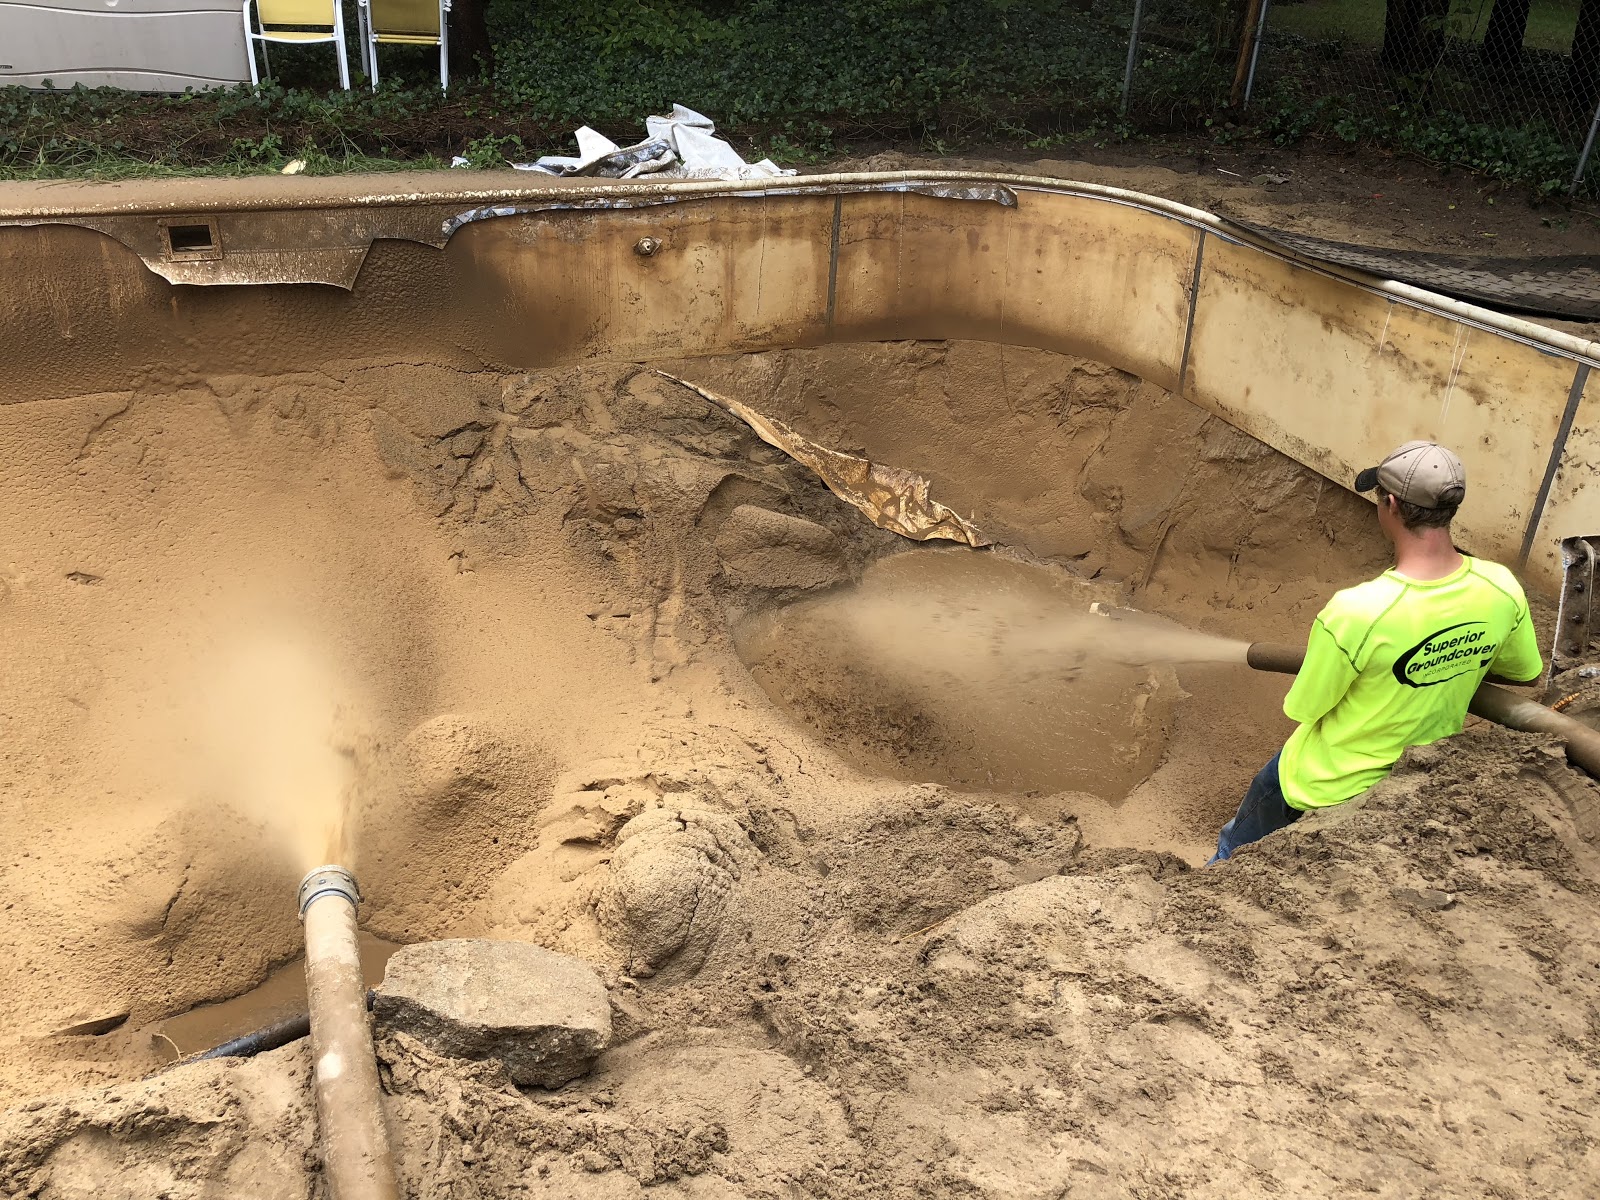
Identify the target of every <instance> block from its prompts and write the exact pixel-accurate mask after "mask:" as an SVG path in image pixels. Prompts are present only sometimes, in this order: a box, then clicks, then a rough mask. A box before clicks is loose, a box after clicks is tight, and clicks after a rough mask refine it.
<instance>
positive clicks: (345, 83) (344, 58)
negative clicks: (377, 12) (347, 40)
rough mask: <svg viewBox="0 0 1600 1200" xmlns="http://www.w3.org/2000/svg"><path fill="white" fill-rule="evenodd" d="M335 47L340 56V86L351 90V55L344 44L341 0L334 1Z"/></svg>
mask: <svg viewBox="0 0 1600 1200" xmlns="http://www.w3.org/2000/svg"><path fill="white" fill-rule="evenodd" d="M333 48H334V52H335V53H336V54H338V56H339V86H340V87H341V88H343V89H344V90H345V91H347V92H348V91H349V90H350V56H349V55H348V54H347V53H346V52H345V45H344V5H343V4H340V3H339V0H334V2H333Z"/></svg>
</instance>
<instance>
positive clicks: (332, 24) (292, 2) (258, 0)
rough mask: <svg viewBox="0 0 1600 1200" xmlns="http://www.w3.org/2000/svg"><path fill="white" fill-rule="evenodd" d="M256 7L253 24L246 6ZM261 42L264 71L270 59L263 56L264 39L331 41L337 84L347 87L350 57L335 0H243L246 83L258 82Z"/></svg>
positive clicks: (266, 41) (270, 64)
mask: <svg viewBox="0 0 1600 1200" xmlns="http://www.w3.org/2000/svg"><path fill="white" fill-rule="evenodd" d="M252 7H254V9H255V10H256V19H255V21H254V23H252V22H251V20H250V9H251V8H252ZM257 42H260V43H261V61H262V63H263V64H264V65H265V66H266V69H267V74H268V75H270V74H271V73H272V61H271V60H270V59H269V58H268V57H267V43H268V42H290V43H300V44H304V43H307V42H332V43H333V48H334V52H335V53H336V54H337V55H338V56H339V86H340V87H342V88H343V89H344V90H345V91H347V92H348V91H349V90H350V60H349V58H348V57H346V55H345V47H344V9H343V7H342V6H341V4H340V2H339V0H244V48H245V53H246V54H248V55H249V56H250V82H251V83H252V84H258V83H260V82H261V77H260V76H259V75H258V74H257V73H256V45H255V44H256V43H257Z"/></svg>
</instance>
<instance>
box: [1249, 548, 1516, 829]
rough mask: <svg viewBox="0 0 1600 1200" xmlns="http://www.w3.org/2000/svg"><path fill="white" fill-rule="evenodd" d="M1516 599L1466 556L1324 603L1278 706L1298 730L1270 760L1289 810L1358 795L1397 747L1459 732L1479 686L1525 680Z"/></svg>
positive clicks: (1503, 582) (1505, 578)
mask: <svg viewBox="0 0 1600 1200" xmlns="http://www.w3.org/2000/svg"><path fill="white" fill-rule="evenodd" d="M1543 669H1544V664H1543V662H1542V661H1541V659H1540V657H1539V646H1538V641H1537V637H1536V635H1535V633H1534V629H1533V621H1532V619H1531V618H1530V617H1529V615H1528V599H1527V597H1526V596H1525V595H1523V592H1522V587H1521V585H1520V584H1518V583H1517V581H1516V579H1515V578H1514V577H1513V576H1512V574H1511V572H1510V571H1508V570H1506V569H1505V568H1504V567H1502V566H1501V565H1500V564H1498V563H1492V562H1484V561H1482V560H1481V559H1476V558H1468V559H1466V561H1465V562H1464V563H1462V565H1461V568H1460V569H1459V570H1457V571H1455V572H1454V573H1453V574H1451V575H1447V576H1446V577H1445V578H1443V579H1430V580H1426V581H1423V580H1416V579H1407V578H1406V577H1405V576H1404V575H1401V574H1400V573H1399V572H1397V571H1394V570H1388V571H1385V572H1384V573H1383V574H1382V575H1380V576H1378V577H1377V578H1376V579H1371V580H1368V581H1367V582H1366V583H1363V584H1359V585H1357V586H1356V587H1353V588H1346V589H1345V590H1344V591H1342V592H1338V593H1336V594H1335V595H1334V597H1333V599H1332V600H1330V601H1328V604H1327V607H1326V608H1324V609H1323V610H1322V612H1321V613H1319V614H1318V616H1317V619H1316V620H1315V621H1314V622H1312V625H1311V637H1310V640H1309V642H1308V643H1307V646H1306V662H1305V666H1304V667H1302V668H1301V670H1300V674H1299V676H1298V677H1297V678H1296V679H1295V681H1294V686H1293V687H1291V688H1290V689H1289V694H1288V696H1286V697H1285V698H1284V701H1283V711H1284V714H1285V715H1286V716H1288V717H1289V719H1290V720H1292V721H1299V722H1300V728H1298V729H1296V730H1295V731H1294V733H1293V735H1292V736H1291V737H1290V738H1289V740H1288V742H1287V743H1286V744H1285V745H1284V747H1283V755H1282V757H1281V758H1280V759H1279V760H1278V780H1279V783H1280V785H1281V786H1282V788H1283V797H1284V799H1285V800H1286V801H1288V803H1289V805H1290V806H1291V807H1293V808H1300V809H1306V808H1325V807H1327V806H1328V805H1330V804H1342V803H1344V802H1345V801H1346V800H1349V799H1350V798H1351V797H1352V796H1359V795H1360V794H1361V793H1362V792H1364V791H1366V790H1367V789H1368V788H1369V787H1371V786H1372V785H1373V784H1374V783H1376V782H1377V781H1378V780H1380V779H1382V778H1383V777H1384V776H1385V775H1387V774H1388V773H1389V769H1390V768H1391V767H1393V766H1394V763H1395V760H1396V759H1397V758H1399V757H1400V755H1401V753H1402V752H1403V751H1404V750H1405V748H1406V747H1407V746H1419V745H1421V744H1423V743H1424V742H1432V741H1437V740H1438V739H1439V738H1442V737H1449V736H1451V735H1452V734H1456V733H1460V732H1461V726H1462V724H1463V723H1464V722H1465V721H1466V717H1467V706H1468V705H1469V704H1470V703H1471V702H1472V694H1473V693H1474V692H1475V691H1477V690H1478V685H1479V684H1480V683H1482V682H1483V677H1484V676H1485V675H1486V674H1489V673H1490V672H1491V670H1492V672H1493V673H1494V674H1495V675H1498V676H1500V677H1501V678H1503V679H1514V680H1518V681H1527V680H1530V679H1537V678H1538V676H1539V672H1540V671H1542V670H1543Z"/></svg>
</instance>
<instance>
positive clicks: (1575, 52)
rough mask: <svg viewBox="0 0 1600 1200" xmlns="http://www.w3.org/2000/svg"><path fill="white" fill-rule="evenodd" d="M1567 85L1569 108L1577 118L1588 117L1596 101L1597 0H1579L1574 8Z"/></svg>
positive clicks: (1599, 63)
mask: <svg viewBox="0 0 1600 1200" xmlns="http://www.w3.org/2000/svg"><path fill="white" fill-rule="evenodd" d="M1567 83H1568V87H1569V88H1570V90H1571V93H1572V104H1573V107H1574V108H1576V109H1577V110H1578V112H1579V114H1580V115H1581V116H1584V117H1588V116H1590V115H1592V114H1593V112H1594V107H1595V101H1596V100H1600V0H1582V3H1580V4H1579V5H1578V27H1577V28H1576V29H1574V30H1573V31H1572V59H1571V61H1570V62H1569V63H1568V65H1567Z"/></svg>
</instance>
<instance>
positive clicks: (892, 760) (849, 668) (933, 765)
mask: <svg viewBox="0 0 1600 1200" xmlns="http://www.w3.org/2000/svg"><path fill="white" fill-rule="evenodd" d="M1113 594H1114V593H1113V591H1112V589H1110V588H1107V587H1101V586H1095V585H1089V584H1086V583H1085V582H1084V581H1082V580H1079V579H1076V578H1074V577H1073V576H1071V575H1069V574H1067V573H1066V572H1064V571H1060V570H1056V569H1051V568H1046V567H1042V566H1038V565H1035V564H1031V563H1026V562H1023V561H1020V560H1017V559H1013V558H1010V557H1008V556H1005V555H1000V554H994V553H984V552H979V553H975V552H973V551H969V550H932V549H928V550H916V551H911V552H907V553H903V554H898V555H895V556H893V557H891V558H887V559H883V560H880V561H879V562H877V563H874V564H873V565H872V566H871V567H870V568H868V570H867V571H866V572H865V574H864V575H863V577H862V579H861V581H860V582H859V584H857V585H855V586H853V587H849V588H843V589H840V590H837V591H834V592H830V593H828V594H826V595H823V596H819V597H816V598H814V599H808V600H803V601H800V602H798V603H796V604H792V605H789V606H786V607H784V608H780V609H770V610H767V611H766V612H764V613H760V614H757V615H756V616H754V617H752V618H750V619H748V620H747V621H745V622H743V623H742V624H741V625H740V626H739V627H738V628H737V629H736V630H735V644H736V646H737V647H738V650H739V654H740V657H741V658H742V659H743V660H744V661H745V663H746V664H748V665H749V666H750V668H751V671H752V674H753V676H754V678H755V679H756V681H757V682H758V683H759V684H760V685H761V687H762V688H763V689H764V690H765V691H766V692H767V694H768V696H770V697H771V698H772V699H773V701H774V702H775V703H777V704H778V705H779V706H781V707H783V708H785V709H787V710H788V711H789V712H791V713H792V714H793V715H794V716H795V717H797V718H798V719H799V720H801V721H802V722H804V723H807V724H809V725H811V726H812V727H814V728H816V729H817V730H818V731H819V732H821V733H822V734H823V735H824V736H825V737H826V738H828V740H829V742H830V743H831V744H832V745H833V746H834V747H835V748H836V749H837V750H838V751H839V752H840V753H841V754H842V755H844V756H845V757H846V758H847V759H849V760H851V761H853V762H855V763H857V764H858V765H859V766H861V767H862V768H864V769H867V770H871V771H876V772H886V773H890V774H896V775H901V776H903V777H906V778H913V779H927V780H931V781H934V782H939V783H946V784H949V785H951V786H956V787H970V788H975V789H977V790H988V791H995V790H1000V791H1014V792H1027V791H1036V792H1040V793H1043V794H1054V793H1058V792H1062V791H1085V792H1093V793H1095V794H1096V795H1099V796H1103V797H1106V798H1108V799H1117V798H1119V797H1121V796H1123V795H1126V794H1127V792H1128V790H1129V789H1130V788H1132V787H1133V786H1135V785H1136V784H1137V783H1138V782H1139V781H1140V780H1142V779H1144V778H1146V777H1147V776H1148V775H1149V774H1150V772H1151V771H1153V770H1154V769H1155V768H1156V766H1157V764H1158V763H1159V761H1160V756H1161V753H1162V749H1163V746H1164V744H1165V738H1166V729H1167V726H1168V721H1169V716H1170V713H1171V710H1172V705H1173V704H1174V703H1176V702H1177V701H1178V700H1179V699H1180V698H1181V696H1182V689H1181V686H1180V682H1179V679H1178V677H1177V675H1176V674H1175V672H1174V670H1173V668H1174V666H1176V665H1180V664H1194V663H1233V662H1240V663H1242V662H1243V661H1244V656H1245V651H1246V645H1245V643H1243V642H1234V641H1230V640H1228V639H1225V638H1215V637H1211V636H1209V635H1206V634H1202V633H1196V632H1194V631H1193V630H1189V629H1185V628H1184V627H1183V626H1181V625H1178V624H1176V623H1174V622H1171V621H1167V620H1165V619H1163V618H1160V617H1153V616H1149V615H1147V614H1143V613H1135V612H1130V611H1128V610H1123V609H1117V610H1104V609H1095V610H1091V604H1094V603H1096V601H1097V598H1104V599H1109V598H1110V597H1111V596H1112V595H1113Z"/></svg>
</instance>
